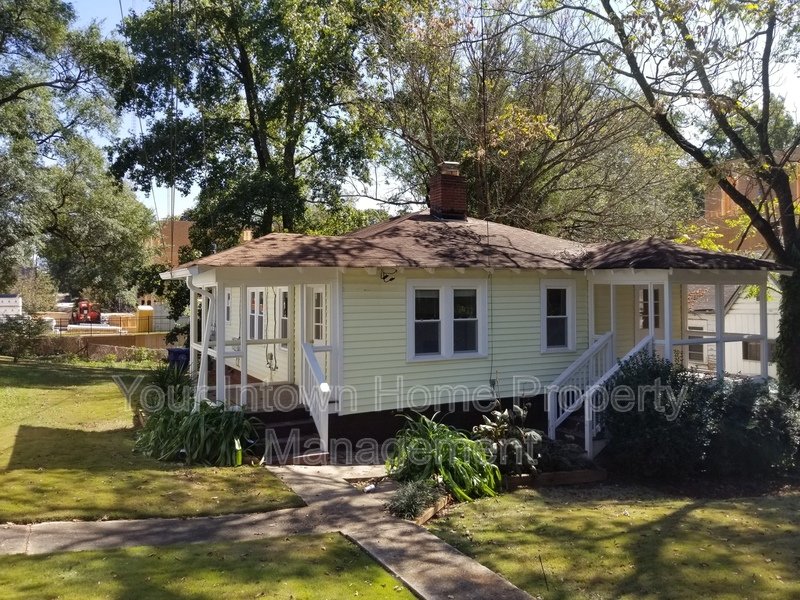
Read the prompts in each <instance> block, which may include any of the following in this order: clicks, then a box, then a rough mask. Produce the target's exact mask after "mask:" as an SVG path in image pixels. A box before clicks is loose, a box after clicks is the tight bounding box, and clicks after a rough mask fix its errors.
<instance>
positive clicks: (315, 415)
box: [300, 342, 331, 452]
mask: <svg viewBox="0 0 800 600" xmlns="http://www.w3.org/2000/svg"><path fill="white" fill-rule="evenodd" d="M302 349H303V367H302V370H301V371H302V372H301V377H300V401H301V402H302V403H303V404H304V405H305V406H306V407H307V408H308V412H309V413H310V414H311V418H312V419H314V424H315V425H316V427H317V433H319V439H320V451H322V452H327V451H328V402H329V400H330V394H331V387H330V384H328V382H327V380H326V378H325V372H324V371H323V370H322V366H321V365H320V364H319V361H318V360H317V353H327V354H330V352H331V348H330V347H329V346H314V345H313V344H309V343H308V342H304V343H303V344H302Z"/></svg>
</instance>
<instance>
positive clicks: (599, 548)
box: [430, 485, 800, 600]
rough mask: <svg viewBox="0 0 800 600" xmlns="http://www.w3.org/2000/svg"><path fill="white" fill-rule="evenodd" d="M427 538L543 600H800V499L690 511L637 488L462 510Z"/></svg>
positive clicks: (700, 505)
mask: <svg viewBox="0 0 800 600" xmlns="http://www.w3.org/2000/svg"><path fill="white" fill-rule="evenodd" d="M430 526H431V529H432V531H433V532H434V533H435V534H436V535H438V536H439V537H441V538H443V539H444V540H446V541H447V542H449V543H451V544H452V545H454V546H456V547H457V548H459V549H460V550H462V551H463V552H465V553H466V554H468V555H469V556H472V557H474V558H476V559H477V560H478V561H479V562H481V563H483V564H484V565H486V566H487V567H489V568H490V569H492V570H494V571H497V572H498V573H500V574H502V575H503V576H505V577H506V578H507V579H509V580H510V581H512V582H513V583H515V584H516V585H517V586H519V587H521V588H523V589H525V590H527V591H528V592H529V593H530V594H531V595H533V596H534V597H535V596H538V595H540V596H541V597H542V598H545V599H547V600H550V599H553V598H564V599H567V598H592V599H601V598H659V599H662V598H675V599H678V598H680V599H683V598H709V599H710V598H714V599H718V598H731V599H734V598H735V599H737V600H740V599H744V598H758V599H763V598H787V599H788V598H798V597H800V577H798V570H799V569H800V494H797V493H792V494H786V495H782V496H765V497H755V498H737V499H733V500H693V499H684V498H675V497H668V496H665V495H663V494H661V493H658V492H655V491H651V490H648V489H647V488H642V487H636V486H617V485H604V486H597V487H593V488H543V489H541V490H539V491H533V490H518V491H516V492H514V493H511V494H506V495H503V496H501V497H498V498H493V499H486V500H480V501H478V502H474V503H471V504H463V505H460V506H458V507H457V508H455V509H454V510H453V511H452V512H451V513H450V514H449V515H448V516H447V517H446V518H444V519H440V520H437V521H433V522H431V524H430ZM540 556H541V561H542V562H541V564H540V562H539V557H540ZM542 567H544V573H545V574H546V576H547V584H545V579H544V576H543V574H542ZM548 585H549V590H548V588H547V586H548Z"/></svg>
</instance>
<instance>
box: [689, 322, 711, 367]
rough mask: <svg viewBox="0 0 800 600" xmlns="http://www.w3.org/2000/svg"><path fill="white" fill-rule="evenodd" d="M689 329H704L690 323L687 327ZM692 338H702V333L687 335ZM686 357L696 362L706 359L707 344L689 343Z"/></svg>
mask: <svg viewBox="0 0 800 600" xmlns="http://www.w3.org/2000/svg"><path fill="white" fill-rule="evenodd" d="M686 329H687V330H688V331H703V328H702V327H699V326H697V325H688V326H687V327H686ZM686 337H687V338H688V339H690V340H702V339H703V336H702V335H697V334H691V333H690V334H688V335H687V336H686ZM686 357H687V358H688V359H689V362H696V363H702V362H705V360H706V352H705V346H704V345H703V344H689V345H688V346H686Z"/></svg>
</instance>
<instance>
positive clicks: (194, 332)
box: [186, 277, 197, 377]
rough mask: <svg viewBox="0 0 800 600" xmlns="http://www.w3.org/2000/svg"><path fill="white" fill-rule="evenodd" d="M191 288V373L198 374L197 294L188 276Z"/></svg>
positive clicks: (189, 334)
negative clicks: (195, 348)
mask: <svg viewBox="0 0 800 600" xmlns="http://www.w3.org/2000/svg"><path fill="white" fill-rule="evenodd" d="M186 286H187V287H188V288H189V333H187V334H186V335H188V336H189V375H190V376H191V377H194V376H195V375H197V353H196V352H195V350H194V341H195V340H196V339H197V294H196V293H195V292H194V290H193V289H192V288H191V287H189V278H188V277H187V278H186Z"/></svg>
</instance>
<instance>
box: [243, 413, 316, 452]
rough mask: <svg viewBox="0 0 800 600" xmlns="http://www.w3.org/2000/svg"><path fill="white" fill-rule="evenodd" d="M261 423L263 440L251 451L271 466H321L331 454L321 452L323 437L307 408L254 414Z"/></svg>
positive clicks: (260, 431) (260, 429) (261, 437)
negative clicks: (320, 436)
mask: <svg viewBox="0 0 800 600" xmlns="http://www.w3.org/2000/svg"><path fill="white" fill-rule="evenodd" d="M249 416H250V417H252V418H254V419H256V420H257V421H259V422H260V425H257V426H256V429H257V430H258V432H259V436H260V437H259V440H258V441H257V442H256V443H255V444H254V445H253V446H252V447H251V448H250V452H251V453H253V454H255V455H256V456H260V457H262V462H263V463H265V464H271V465H287V464H288V465H300V464H306V465H321V464H327V463H328V453H327V452H321V451H320V438H319V434H318V433H317V428H316V426H315V425H314V420H313V419H312V418H311V415H310V414H309V413H308V411H307V410H306V409H305V408H304V407H300V408H295V409H293V410H290V411H285V412H279V411H265V412H257V413H250V414H249Z"/></svg>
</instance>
